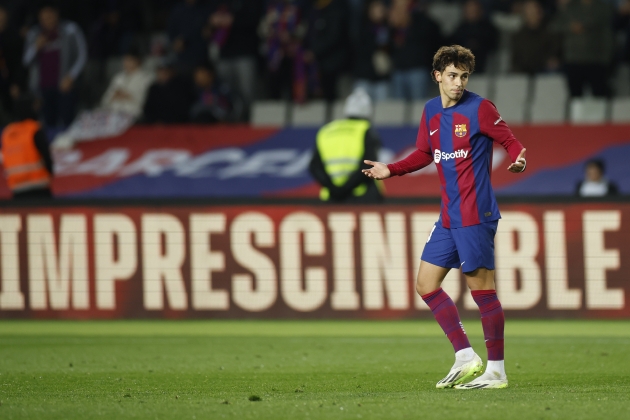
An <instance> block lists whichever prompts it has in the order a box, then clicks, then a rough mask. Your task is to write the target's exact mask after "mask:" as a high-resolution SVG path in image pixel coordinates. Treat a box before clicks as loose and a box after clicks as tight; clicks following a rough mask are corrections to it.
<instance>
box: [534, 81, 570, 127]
mask: <svg viewBox="0 0 630 420" xmlns="http://www.w3.org/2000/svg"><path fill="white" fill-rule="evenodd" d="M568 97H569V91H568V89H567V81H566V79H565V77H564V76H563V75H560V74H541V75H538V76H536V77H535V78H534V96H533V100H532V105H531V110H530V121H531V122H532V123H533V124H554V123H555V124H558V123H563V122H564V121H565V120H566V109H567V99H568Z"/></svg>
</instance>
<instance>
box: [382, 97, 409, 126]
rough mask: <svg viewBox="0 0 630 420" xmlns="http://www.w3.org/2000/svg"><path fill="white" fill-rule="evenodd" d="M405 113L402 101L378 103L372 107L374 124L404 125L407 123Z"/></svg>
mask: <svg viewBox="0 0 630 420" xmlns="http://www.w3.org/2000/svg"><path fill="white" fill-rule="evenodd" d="M406 111H407V110H406V104H405V102H403V101H386V102H378V103H376V105H375V106H374V124H376V125H404V124H405V123H406V122H407V118H406V115H407V113H406Z"/></svg>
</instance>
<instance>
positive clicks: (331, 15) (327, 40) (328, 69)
mask: <svg viewBox="0 0 630 420" xmlns="http://www.w3.org/2000/svg"><path fill="white" fill-rule="evenodd" d="M348 25H349V16H348V5H347V3H346V1H345V0H314V1H313V2H312V8H311V10H310V17H309V28H308V47H309V50H308V51H307V53H306V54H305V60H306V62H307V63H309V62H312V61H313V60H314V61H315V63H316V65H317V69H318V71H319V77H320V83H321V90H322V96H323V97H324V99H325V100H326V101H328V102H332V101H334V100H335V99H337V81H338V80H339V76H340V75H341V73H342V72H343V71H344V70H345V69H346V65H347V64H349V63H348V49H349V31H348Z"/></svg>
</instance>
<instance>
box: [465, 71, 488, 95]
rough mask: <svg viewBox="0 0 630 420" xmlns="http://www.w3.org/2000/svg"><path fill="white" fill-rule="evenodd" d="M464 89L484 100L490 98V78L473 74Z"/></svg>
mask: <svg viewBox="0 0 630 420" xmlns="http://www.w3.org/2000/svg"><path fill="white" fill-rule="evenodd" d="M466 89H468V90H469V91H471V92H474V93H476V94H477V95H479V96H483V97H484V98H490V78H489V77H488V76H486V75H485V74H474V73H473V74H472V76H470V80H469V81H468V85H467V86H466Z"/></svg>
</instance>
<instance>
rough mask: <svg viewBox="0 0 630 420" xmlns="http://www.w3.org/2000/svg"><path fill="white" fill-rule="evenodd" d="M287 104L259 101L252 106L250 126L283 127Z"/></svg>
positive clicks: (285, 121)
mask: <svg viewBox="0 0 630 420" xmlns="http://www.w3.org/2000/svg"><path fill="white" fill-rule="evenodd" d="M287 108H288V107H287V103H286V102H284V101H259V102H255V103H254V105H253V106H252V118H251V124H252V125H253V126H254V127H260V126H284V125H286V123H287V121H288V118H287V111H288V109H287Z"/></svg>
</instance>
